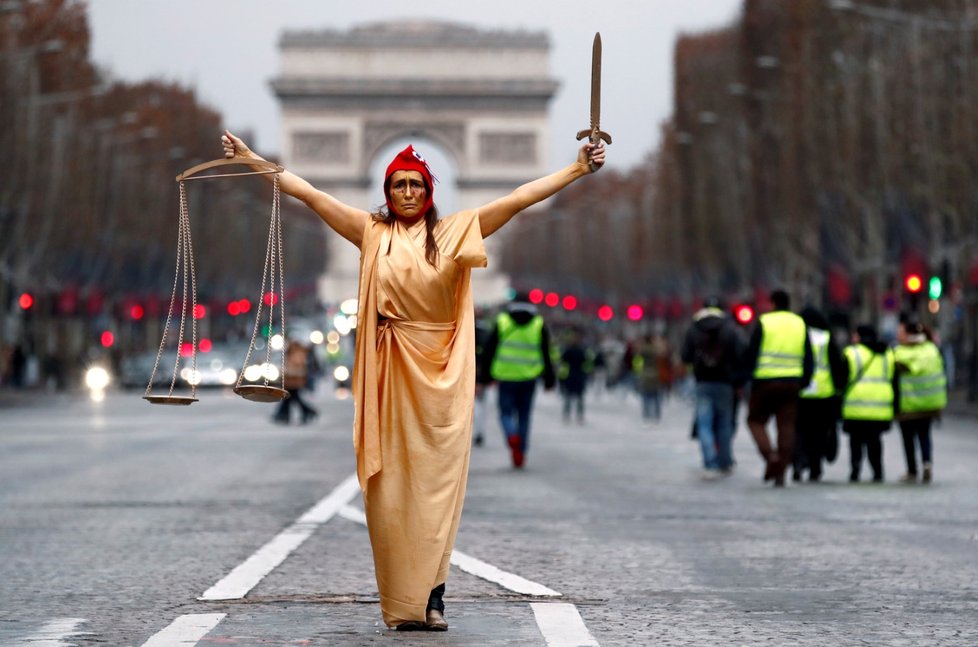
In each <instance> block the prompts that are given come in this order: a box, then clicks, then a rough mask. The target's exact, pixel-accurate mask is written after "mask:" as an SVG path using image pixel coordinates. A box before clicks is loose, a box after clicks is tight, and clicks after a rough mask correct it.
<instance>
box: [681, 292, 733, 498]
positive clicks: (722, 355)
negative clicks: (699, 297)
mask: <svg viewBox="0 0 978 647" xmlns="http://www.w3.org/2000/svg"><path fill="white" fill-rule="evenodd" d="M741 355H742V349H741V343H740V339H739V331H738V330H737V324H736V323H734V321H733V319H732V318H731V317H730V316H729V315H728V314H727V313H726V312H724V310H723V304H722V303H721V301H720V299H718V298H716V297H711V298H709V299H707V300H706V302H705V303H704V305H703V308H701V309H700V310H698V311H697V312H696V314H694V315H693V323H692V324H691V325H690V326H689V328H688V329H687V330H686V337H685V338H684V340H683V347H682V351H681V354H680V356H681V358H682V361H683V362H684V363H686V364H688V365H691V366H692V367H693V379H694V380H695V381H696V387H695V394H696V404H695V412H696V423H695V429H696V437H697V439H698V440H699V443H700V450H701V452H702V455H703V468H704V470H705V472H704V476H705V478H707V479H713V478H717V477H719V476H722V475H724V474H728V473H729V472H730V470H731V469H732V468H733V453H732V449H731V445H732V440H733V427H734V402H735V400H736V397H737V396H736V388H737V387H738V386H739V384H738V379H739V377H740V375H741V369H740V361H741Z"/></svg>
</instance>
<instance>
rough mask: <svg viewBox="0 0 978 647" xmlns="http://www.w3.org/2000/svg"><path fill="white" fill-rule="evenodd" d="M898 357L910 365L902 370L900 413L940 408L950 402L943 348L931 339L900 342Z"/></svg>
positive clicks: (894, 352)
mask: <svg viewBox="0 0 978 647" xmlns="http://www.w3.org/2000/svg"><path fill="white" fill-rule="evenodd" d="M893 354H894V356H895V357H896V361H897V362H898V363H899V364H903V365H904V366H906V367H907V369H908V372H906V373H900V378H899V379H900V413H919V412H924V411H940V410H941V409H943V408H944V407H946V406H947V378H946V377H945V375H944V360H943V359H942V358H941V351H940V350H938V348H937V346H935V345H934V344H933V343H931V342H929V341H925V342H923V343H921V344H908V345H900V346H897V347H896V349H894V351H893Z"/></svg>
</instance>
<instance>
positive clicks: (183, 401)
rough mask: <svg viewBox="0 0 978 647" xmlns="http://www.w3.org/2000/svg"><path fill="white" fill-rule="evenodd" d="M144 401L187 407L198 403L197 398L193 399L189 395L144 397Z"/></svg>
mask: <svg viewBox="0 0 978 647" xmlns="http://www.w3.org/2000/svg"><path fill="white" fill-rule="evenodd" d="M143 400H146V401H147V402H149V403H151V404H173V405H181V406H186V405H188V404H193V403H194V402H196V401H197V398H192V397H190V396H189V395H144V396H143Z"/></svg>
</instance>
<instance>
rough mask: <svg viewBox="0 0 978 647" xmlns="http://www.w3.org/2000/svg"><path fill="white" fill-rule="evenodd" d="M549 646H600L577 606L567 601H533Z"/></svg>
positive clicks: (532, 603)
mask: <svg viewBox="0 0 978 647" xmlns="http://www.w3.org/2000/svg"><path fill="white" fill-rule="evenodd" d="M530 608H532V609H533V615H534V616H536V620H537V627H539V628H540V633H542V634H543V637H544V639H545V640H546V641H547V647H599V646H598V641H596V640H595V639H594V636H592V635H591V632H590V631H588V630H587V627H586V626H585V625H584V619H583V618H581V614H580V613H579V612H578V610H577V607H576V606H574V605H573V604H568V603H566V602H531V603H530Z"/></svg>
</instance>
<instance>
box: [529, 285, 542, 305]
mask: <svg viewBox="0 0 978 647" xmlns="http://www.w3.org/2000/svg"><path fill="white" fill-rule="evenodd" d="M528 296H529V298H530V303H533V304H536V303H543V290H541V289H540V288H533V289H532V290H530V294H529V295H528Z"/></svg>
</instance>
